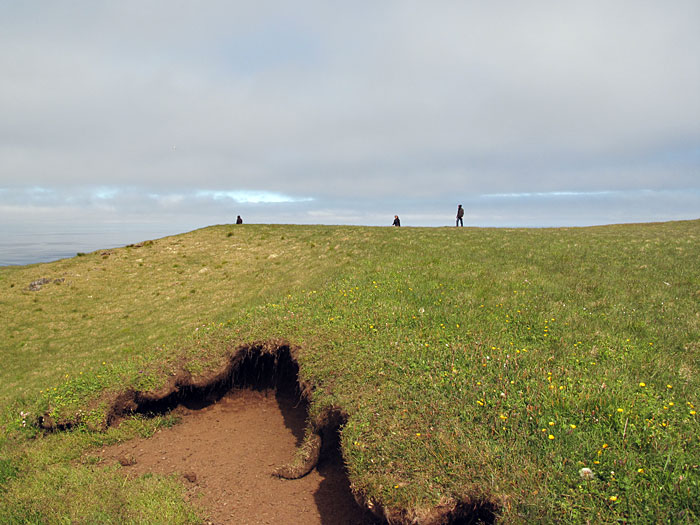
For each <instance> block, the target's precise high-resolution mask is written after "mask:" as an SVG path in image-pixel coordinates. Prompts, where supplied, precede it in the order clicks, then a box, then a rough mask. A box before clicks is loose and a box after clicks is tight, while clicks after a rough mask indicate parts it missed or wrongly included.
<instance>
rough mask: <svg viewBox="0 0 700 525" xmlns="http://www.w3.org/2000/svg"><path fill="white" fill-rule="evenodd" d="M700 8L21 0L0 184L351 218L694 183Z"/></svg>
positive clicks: (83, 195) (131, 201)
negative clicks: (470, 201) (505, 198)
mask: <svg viewBox="0 0 700 525" xmlns="http://www.w3.org/2000/svg"><path fill="white" fill-rule="evenodd" d="M699 19H700V4H698V3H697V2H695V1H685V0H679V1H677V2H674V3H673V4H671V5H669V4H668V3H665V2H660V1H650V2H642V3H634V4H630V3H629V2H616V1H613V2H608V1H606V2H603V1H592V2H586V3H585V4H581V5H571V4H566V3H561V2H555V1H539V2H528V3H521V2H507V1H504V2H486V3H485V2H472V1H466V2H444V3H439V4H434V3H429V4H427V3H421V2H399V1H387V2H381V3H379V4H377V3H376V2H354V3H350V4H340V5H339V4H336V3H328V2H302V3H294V4H289V3H285V2H267V1H265V2H259V3H256V4H255V5H253V4H246V3H241V2H223V1H221V2H219V1H214V2H207V3H206V4H205V5H200V4H193V3H190V2H185V1H170V2H164V1H163V2H149V3H147V4H144V3H141V2H133V1H127V2H119V3H102V2H77V3H73V4H71V6H70V7H68V6H55V5H53V4H51V3H41V6H40V7H38V6H36V5H33V4H26V3H15V4H12V5H10V6H6V8H4V16H3V17H2V20H0V71H2V72H3V82H2V83H0V114H2V115H3V119H2V120H1V121H0V167H1V170H0V187H3V188H5V189H6V190H12V189H14V190H16V193H15V194H11V193H7V191H6V192H4V193H3V194H1V195H0V199H2V202H5V203H7V202H12V201H13V199H15V200H17V199H19V201H21V198H20V196H23V197H22V198H24V199H29V197H28V195H29V194H31V192H32V191H33V190H32V188H44V189H47V190H51V191H52V192H53V193H51V194H46V195H43V196H41V195H33V196H32V197H31V199H34V200H33V201H31V202H39V200H40V199H43V201H42V202H43V205H44V206H48V205H55V206H59V205H61V204H62V203H63V204H65V206H74V205H78V204H81V203H82V204H84V205H89V206H102V207H103V208H106V207H111V208H113V209H114V210H115V213H117V212H118V211H119V210H121V211H123V213H124V214H128V213H132V212H135V210H145V211H144V213H148V210H149V208H148V204H150V205H151V208H150V210H151V213H155V210H159V211H161V212H163V210H173V209H176V208H177V209H180V210H182V209H187V210H188V213H190V212H191V213H196V210H197V209H199V210H200V211H201V213H202V214H205V212H206V213H209V212H210V211H211V210H212V209H213V210H223V209H224V208H223V207H224V206H226V205H243V204H247V205H250V204H261V205H263V204H268V205H273V204H276V205H279V206H281V207H282V208H279V210H280V213H286V212H284V211H283V207H286V208H285V209H290V208H289V205H292V204H294V205H295V206H297V208H298V207H299V206H303V207H304V209H315V210H316V211H315V213H317V215H315V216H314V215H311V216H309V220H313V217H317V218H319V219H320V218H321V217H323V215H321V212H320V210H333V207H335V206H342V207H343V209H344V210H346V211H347V213H345V212H343V213H339V214H336V216H337V217H346V220H347V221H348V222H354V221H355V218H357V220H358V222H361V221H362V217H365V218H366V219H367V221H370V220H377V221H379V220H380V217H381V216H382V211H380V210H381V209H384V208H392V207H396V206H395V204H400V203H404V205H405V206H406V207H409V206H410V207H413V208H415V206H414V205H413V203H415V202H421V199H422V202H423V203H424V204H425V206H427V205H428V203H429V202H449V203H450V206H451V205H452V201H453V200H454V199H455V198H458V199H459V200H465V201H466V200H467V198H470V197H472V198H478V197H479V196H481V195H501V194H518V195H520V196H521V197H522V196H524V195H525V196H527V195H529V196H530V197H527V198H531V196H532V195H535V196H537V195H540V196H543V195H545V194H546V195H552V196H555V195H559V196H564V195H566V194H568V193H576V194H579V196H580V197H581V198H594V197H595V196H597V195H603V194H606V192H613V194H612V195H613V196H614V197H615V198H619V199H622V198H623V194H624V192H636V191H640V190H650V191H657V192H660V191H663V190H669V189H670V190H678V191H681V190H685V189H697V188H698V174H699V172H700V148H698V144H700V95H699V93H700V68H698V67H697V62H698V57H700V35H699V34H698V31H697V20H699ZM95 188H98V189H97V190H96V189H95ZM99 188H102V189H101V190H100V189H99ZM148 195H157V196H159V197H158V198H155V197H154V198H150V199H149V197H148ZM457 196H458V197H457ZM586 196H588V197H586ZM550 200H551V199H550ZM19 201H18V202H19ZM659 202H668V201H667V200H665V199H660V200H659ZM365 203H367V204H369V205H370V206H375V207H376V208H374V211H373V210H372V209H370V208H367V207H366V206H365ZM154 204H155V206H154ZM204 206H206V207H209V208H208V209H206V210H205V208H203V207H204ZM212 206H213V208H211V207H212ZM599 211H600V210H594V209H593V207H591V212H590V213H589V216H588V219H587V220H588V221H590V222H596V217H595V216H594V215H593V213H598V212H599ZM562 212H563V210H558V209H557V210H555V209H552V213H562ZM373 213H376V215H373ZM675 213H676V211H675V210H672V209H669V210H668V213H667V216H669V217H670V216H675ZM695 213H696V212H695ZM696 214H697V213H696ZM268 215H269V210H268ZM330 216H331V217H332V216H333V213H332V211H331V212H330ZM604 217H607V215H600V216H599V220H600V221H604V220H605V218H604ZM630 217H631V215H630ZM634 217H637V215H634ZM372 218H374V219H372ZM486 219H487V217H484V220H486ZM329 220H330V219H329ZM542 220H546V217H544V218H542ZM551 220H558V217H556V216H551Z"/></svg>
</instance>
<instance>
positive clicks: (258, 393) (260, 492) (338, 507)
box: [99, 389, 378, 525]
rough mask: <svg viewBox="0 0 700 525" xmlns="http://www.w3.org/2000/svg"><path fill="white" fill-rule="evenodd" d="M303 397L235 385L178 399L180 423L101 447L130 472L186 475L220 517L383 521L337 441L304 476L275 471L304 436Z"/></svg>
mask: <svg viewBox="0 0 700 525" xmlns="http://www.w3.org/2000/svg"><path fill="white" fill-rule="evenodd" d="M299 403H300V402H299V398H298V397H296V396H293V395H286V394H284V393H279V392H278V391H276V390H252V389H237V390H233V391H232V392H231V393H229V394H228V395H226V396H225V397H223V398H221V399H220V400H219V401H217V402H216V403H213V404H210V405H209V406H206V407H204V408H201V409H197V410H195V409H188V408H184V407H178V408H177V409H176V413H179V414H180V415H181V416H182V418H181V422H180V423H179V424H177V425H175V426H173V427H172V428H169V429H164V430H161V431H159V432H158V433H156V434H155V435H154V436H153V437H151V438H149V439H134V440H131V441H129V442H126V443H122V444H119V445H115V446H112V447H106V448H104V449H102V450H101V451H99V455H100V456H101V457H102V458H103V459H104V460H105V461H106V462H108V463H117V462H118V463H120V464H121V465H122V468H123V470H124V473H125V474H126V475H127V476H139V475H143V474H146V473H149V472H150V473H157V474H165V475H169V474H175V475H177V476H181V477H182V479H183V482H184V483H186V484H187V485H188V486H189V491H188V493H189V497H190V499H191V500H192V501H193V502H194V503H195V504H197V505H199V506H200V507H201V508H202V509H203V514H204V516H205V517H206V519H207V521H208V522H209V523H213V524H217V525H221V524H229V523H231V524H232V523H236V524H241V523H251V524H252V523H256V524H257V523H260V524H264V523H270V524H272V523H275V524H277V523H287V524H309V525H311V524H324V525H330V524H370V523H378V522H377V520H376V518H375V517H373V516H372V514H371V513H369V511H366V510H363V509H362V508H361V507H360V506H359V505H358V504H357V503H356V502H355V500H354V498H353V496H352V493H351V491H350V485H349V481H348V478H347V476H346V474H345V470H344V465H343V461H342V456H341V455H340V451H339V449H338V447H337V446H332V444H331V446H328V444H325V445H324V450H323V454H322V455H321V459H320V461H319V463H318V466H317V468H316V469H314V470H312V471H311V472H310V473H309V474H308V475H306V476H304V477H303V478H301V479H296V480H286V479H280V478H279V477H276V476H273V474H272V473H273V471H274V470H275V469H276V468H278V467H280V466H281V465H284V464H286V463H288V462H289V461H290V460H291V458H292V457H293V455H294V452H295V449H296V447H297V446H299V444H300V443H301V440H302V438H303V435H304V428H305V424H306V421H305V419H306V410H305V407H304V406H300V404H299Z"/></svg>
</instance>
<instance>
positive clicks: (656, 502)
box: [0, 221, 700, 523]
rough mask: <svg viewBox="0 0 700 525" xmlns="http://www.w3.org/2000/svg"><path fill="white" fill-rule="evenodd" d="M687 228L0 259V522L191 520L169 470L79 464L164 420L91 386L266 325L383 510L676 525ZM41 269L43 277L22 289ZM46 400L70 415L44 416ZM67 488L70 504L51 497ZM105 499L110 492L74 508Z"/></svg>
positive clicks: (689, 519) (687, 484)
mask: <svg viewBox="0 0 700 525" xmlns="http://www.w3.org/2000/svg"><path fill="white" fill-rule="evenodd" d="M699 240H700V221H687V222H675V223H664V224H645V225H622V226H606V227H595V228H570V229H538V230H534V229H510V230H508V229H470V228H465V229H455V228H439V229H436V228H431V229H423V228H402V229H397V228H362V227H324V226H253V225H246V226H245V227H232V226H215V227H211V228H206V229H203V230H199V231H196V232H191V233H188V234H184V235H180V236H175V237H169V238H165V239H159V240H156V241H153V242H152V243H145V244H144V246H142V247H138V248H137V247H132V248H123V249H117V250H110V251H109V252H110V253H109V254H108V255H102V254H101V253H102V252H95V253H92V254H86V255H84V256H82V257H76V258H73V259H68V260H63V261H58V262H55V263H50V264H42V265H32V266H27V267H20V268H0V290H2V292H0V317H1V318H2V319H3V326H1V327H0V340H2V343H0V344H1V345H2V346H0V352H1V355H2V359H3V366H2V369H1V371H0V407H3V408H2V411H1V414H2V415H1V416H0V418H1V419H0V422H1V423H2V434H1V435H0V494H2V496H3V497H2V498H0V501H1V503H0V518H2V517H3V516H8V517H9V518H8V519H7V520H5V521H8V520H9V522H13V520H14V522H25V521H27V522H50V523H54V522H61V521H70V520H71V519H81V520H84V521H86V522H88V521H94V520H97V521H101V522H110V520H111V522H114V523H117V522H120V521H129V520H131V521H137V522H138V521H140V522H162V519H161V518H160V517H159V515H158V514H156V513H155V511H153V509H154V508H157V507H158V505H161V504H162V505H167V506H168V508H169V509H171V512H172V514H170V515H169V516H168V520H167V521H168V522H181V523H188V522H197V518H196V514H195V511H194V510H193V509H191V508H190V507H188V506H186V505H185V504H184V503H183V500H182V490H183V489H182V488H181V487H180V486H179V485H178V484H177V483H176V482H174V481H172V480H168V479H160V478H154V477H153V478H148V479H141V480H138V481H136V482H129V483H124V482H120V481H119V480H121V478H120V477H119V475H118V472H116V471H115V470H110V469H106V468H103V467H101V466H100V465H92V464H84V463H81V462H80V458H84V457H86V456H85V454H86V453H89V451H90V449H91V448H92V447H95V446H98V445H100V444H103V443H105V442H113V441H116V440H123V439H128V438H130V437H132V436H134V435H137V433H142V432H150V431H152V429H153V428H156V427H157V426H158V425H160V424H164V423H163V422H162V421H160V420H152V421H150V420H141V419H138V420H133V421H130V422H128V423H126V424H123V425H121V426H120V427H119V428H116V429H109V430H107V431H103V430H101V424H102V422H103V421H104V413H105V410H106V405H105V402H104V400H105V399H106V398H107V397H108V396H107V395H108V393H109V392H115V391H117V390H119V389H123V388H126V387H127V386H132V387H135V388H140V389H149V388H151V389H152V388H157V387H159V386H161V385H163V384H164V383H165V381H166V380H167V378H168V377H170V374H172V373H175V372H176V371H177V370H179V369H181V368H183V367H184V368H187V369H189V370H190V371H192V372H193V373H199V372H205V371H206V370H208V369H210V368H215V367H217V366H219V364H220V363H221V361H222V359H223V357H224V356H225V355H226V354H227V352H229V351H230V350H231V349H232V348H235V347H236V346H238V345H240V344H245V343H249V342H252V341H259V340H269V339H280V338H281V339H284V340H286V341H288V342H289V343H291V344H293V345H298V346H299V347H300V348H301V349H302V351H301V354H300V366H301V374H302V375H303V377H304V379H306V380H307V381H309V382H311V383H312V384H313V385H314V386H315V391H314V397H313V402H312V405H311V409H310V410H311V413H312V415H313V414H318V413H320V412H322V411H323V410H324V409H326V408H329V407H334V406H335V407H342V408H343V409H344V410H345V411H346V412H347V413H348V415H349V419H348V422H347V424H346V425H345V427H344V428H343V432H342V446H343V453H344V457H345V460H346V463H347V467H348V471H349V474H350V478H351V481H352V483H353V486H354V487H355V489H356V490H357V491H358V492H360V493H362V494H363V495H365V496H366V497H368V498H371V499H372V500H374V501H375V502H378V503H381V504H382V505H384V506H386V507H388V508H406V509H413V510H417V511H420V510H421V509H428V508H431V507H433V506H435V505H438V504H440V503H443V502H445V501H450V500H465V499H468V500H471V501H477V502H479V501H480V502H490V503H493V504H495V505H496V507H497V509H498V510H497V513H498V518H499V520H500V521H502V522H504V523H515V522H521V521H524V520H529V521H533V520H539V521H563V522H581V523H585V522H596V523H605V522H616V521H618V520H623V521H629V522H635V523H637V522H650V523H657V522H672V523H693V522H696V521H698V520H699V519H700V503H699V496H700V423H699V420H698V415H697V414H696V413H695V411H696V407H698V405H699V404H700V400H699V399H698V392H699V391H700V389H699V388H698V387H699V386H700V385H699V381H698V371H699V368H700V365H699V363H700V309H699V306H698V305H699V304H700V263H698V261H700V247H699V246H700V243H699V242H698V241H699ZM41 277H48V278H50V279H52V280H53V279H58V278H64V279H65V281H63V282H61V283H53V282H51V283H49V284H46V285H44V287H43V288H42V289H41V290H40V291H38V292H31V291H28V289H27V287H28V284H29V282H31V281H33V280H36V279H39V278H41ZM44 411H49V412H50V413H51V414H52V417H54V418H55V419H56V420H57V421H63V422H73V423H76V424H77V426H76V427H75V428H74V430H71V431H69V432H63V433H56V434H52V435H43V434H41V433H40V432H39V430H38V429H37V427H36V426H35V424H34V423H35V421H36V417H37V415H38V414H39V413H42V412H44ZM27 412H28V413H29V416H26V417H23V414H25V413H27ZM76 462H77V463H76ZM584 467H586V468H590V469H591V470H592V471H593V472H594V477H593V479H591V480H586V479H583V478H582V477H581V476H580V474H579V471H580V469H581V468H584ZM96 483H99V484H102V485H103V489H101V490H103V491H104V492H101V493H100V494H88V493H87V492H89V491H88V489H86V487H90V486H92V485H94V484H96ZM66 491H71V492H70V494H71V497H70V498H67V499H69V500H71V501H75V503H74V504H68V503H59V502H58V500H61V501H63V500H65V499H66V498H64V496H65V494H66ZM107 494H111V496H109V497H111V498H113V500H114V501H119V502H120V504H119V505H116V506H115V507H114V508H107V509H104V510H103V509H97V508H96V507H95V508H93V506H91V503H90V498H92V497H98V498H104V497H107ZM145 494H147V496H144V495H145ZM62 498H63V499H62ZM151 506H152V507H151ZM117 507H118V508H117ZM80 509H85V510H84V514H83V515H80V513H82V512H83V511H82V510H80ZM98 512H105V513H106V514H104V515H98V514H96V513H98ZM149 513H150V514H149ZM22 519H24V520H25V521H22ZM0 521H2V520H0Z"/></svg>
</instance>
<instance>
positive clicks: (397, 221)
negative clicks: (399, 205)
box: [392, 215, 401, 226]
mask: <svg viewBox="0 0 700 525" xmlns="http://www.w3.org/2000/svg"><path fill="white" fill-rule="evenodd" d="M392 226H401V221H400V220H399V216H398V215H394V224H393V225H392Z"/></svg>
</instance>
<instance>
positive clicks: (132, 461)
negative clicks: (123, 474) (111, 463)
mask: <svg viewBox="0 0 700 525" xmlns="http://www.w3.org/2000/svg"><path fill="white" fill-rule="evenodd" d="M117 461H118V462H119V464H120V465H121V466H122V467H130V466H131V465H136V458H135V457H134V456H119V457H118V458H117Z"/></svg>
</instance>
